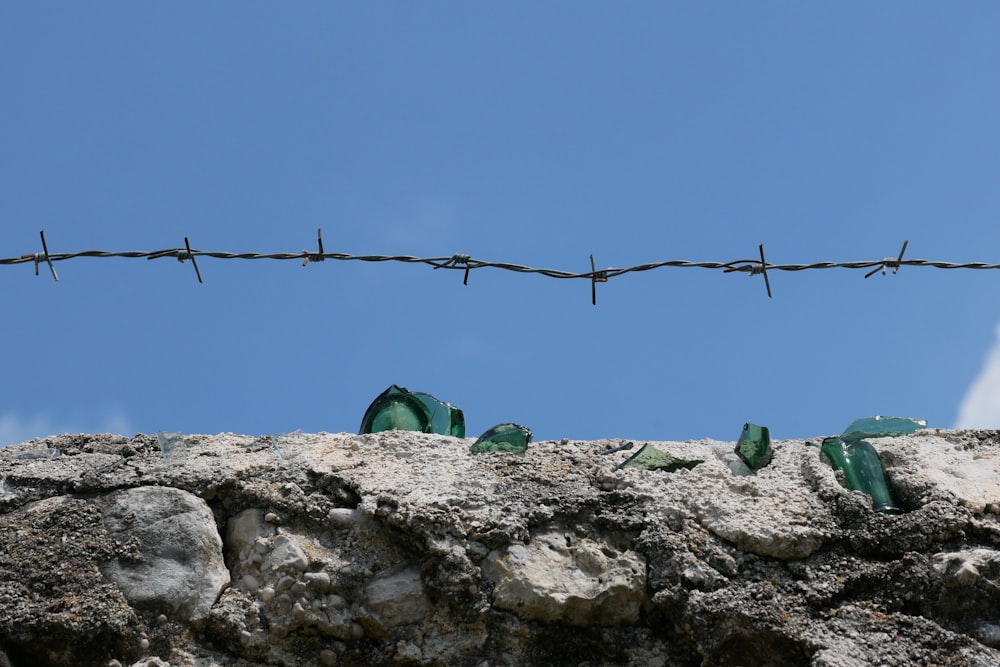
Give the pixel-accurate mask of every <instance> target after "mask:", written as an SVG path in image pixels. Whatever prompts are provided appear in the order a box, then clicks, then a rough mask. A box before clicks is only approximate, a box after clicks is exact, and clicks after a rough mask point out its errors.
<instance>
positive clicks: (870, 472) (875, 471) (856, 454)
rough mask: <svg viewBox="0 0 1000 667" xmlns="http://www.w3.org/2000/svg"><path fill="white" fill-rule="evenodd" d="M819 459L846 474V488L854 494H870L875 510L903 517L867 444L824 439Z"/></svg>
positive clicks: (866, 442)
mask: <svg viewBox="0 0 1000 667" xmlns="http://www.w3.org/2000/svg"><path fill="white" fill-rule="evenodd" d="M820 455H821V456H822V457H823V458H824V459H826V461H827V463H829V464H830V466H831V467H832V468H833V469H834V470H842V471H844V484H845V485H846V486H847V488H848V489H850V490H852V491H861V492H863V493H867V494H868V495H869V496H871V499H872V509H873V510H875V511H876V512H883V513H885V514H902V512H903V510H902V509H900V507H899V505H898V504H897V503H896V500H895V498H893V494H892V488H890V486H889V480H888V479H886V476H885V468H884V467H883V466H882V459H880V458H879V455H878V452H877V451H876V450H875V448H874V447H872V445H871V443H870V442H868V441H866V440H859V441H857V442H853V443H850V444H848V443H847V442H845V441H844V440H842V439H841V438H824V439H823V444H822V445H821V446H820Z"/></svg>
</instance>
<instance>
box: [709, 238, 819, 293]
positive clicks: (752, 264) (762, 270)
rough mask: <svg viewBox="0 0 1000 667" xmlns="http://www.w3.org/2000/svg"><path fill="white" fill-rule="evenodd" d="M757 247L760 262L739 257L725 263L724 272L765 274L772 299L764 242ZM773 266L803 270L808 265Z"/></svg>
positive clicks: (789, 269)
mask: <svg viewBox="0 0 1000 667" xmlns="http://www.w3.org/2000/svg"><path fill="white" fill-rule="evenodd" d="M757 249H758V250H760V261H759V262H758V261H757V260H754V259H739V260H736V261H735V262H730V263H729V264H724V265H723V267H724V268H723V270H722V272H723V273H732V272H733V271H745V272H746V273H748V274H749V275H751V276H760V275H763V276H764V287H766V288H767V298H769V299H771V298H773V296H772V295H771V280H770V279H769V278H768V277H767V260H765V259H764V244H763V243H761V244H760V245H759V246H758V247H757ZM736 264H739V266H734V265H736ZM771 268H772V269H775V268H777V269H785V270H786V271H800V270H802V269H804V268H807V267H805V266H795V265H793V266H772V267H771ZM813 268H828V267H826V266H816V267H813Z"/></svg>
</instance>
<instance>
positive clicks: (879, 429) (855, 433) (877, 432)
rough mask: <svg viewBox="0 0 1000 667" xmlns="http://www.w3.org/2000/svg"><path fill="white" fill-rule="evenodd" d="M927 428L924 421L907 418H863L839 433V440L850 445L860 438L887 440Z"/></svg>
mask: <svg viewBox="0 0 1000 667" xmlns="http://www.w3.org/2000/svg"><path fill="white" fill-rule="evenodd" d="M922 428H927V420H926V419H911V418H909V417H883V416H881V415H875V416H874V417H865V418H863V419H855V420H854V421H852V422H851V424H850V425H849V426H848V427H847V428H845V429H844V432H843V433H841V435H840V439H841V440H843V441H844V442H846V443H847V444H851V443H852V442H857V441H858V440H861V439H862V438H888V437H891V436H899V435H908V434H910V433H913V432H914V431H917V430H920V429H922Z"/></svg>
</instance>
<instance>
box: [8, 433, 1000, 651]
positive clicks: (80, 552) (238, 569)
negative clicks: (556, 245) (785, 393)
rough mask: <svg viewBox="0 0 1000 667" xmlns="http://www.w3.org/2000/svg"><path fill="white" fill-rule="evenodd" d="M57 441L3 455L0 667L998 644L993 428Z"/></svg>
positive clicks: (999, 482) (999, 515)
mask: <svg viewBox="0 0 1000 667" xmlns="http://www.w3.org/2000/svg"><path fill="white" fill-rule="evenodd" d="M622 443H623V441H618V440H603V441H594V442H579V441H562V442H541V443H533V444H532V445H531V446H530V447H529V449H528V451H527V452H526V453H524V454H500V453H481V454H471V453H470V452H469V445H470V444H471V441H467V440H460V439H456V438H448V437H444V436H436V435H424V434H417V433H401V432H389V433H380V434H376V435H366V436H356V435H349V434H325V433H321V434H316V435H303V434H300V435H297V436H295V437H291V438H289V439H286V440H282V441H280V442H279V443H278V444H279V447H280V452H281V456H282V457H281V458H279V456H278V453H277V451H276V450H275V449H274V447H273V446H272V444H273V443H272V439H271V438H267V437H264V438H252V437H244V436H237V435H231V434H221V435H217V436H189V437H188V439H187V442H185V443H184V446H183V447H179V448H178V449H177V450H175V451H174V452H172V454H171V456H170V458H169V459H167V460H164V458H163V456H162V454H161V451H160V448H159V447H158V445H157V441H156V439H155V438H153V437H150V436H143V435H139V436H136V437H135V438H133V439H126V438H121V437H115V436H108V435H77V436H73V435H65V436H59V437H54V438H47V439H44V440H36V441H32V442H29V443H25V444H23V445H17V446H12V447H8V448H5V449H2V450H0V651H2V653H0V665H5V664H10V665H14V666H16V667H28V666H31V667H36V666H38V667H47V666H53V667H55V666H68V665H74V666H76V665H101V666H106V665H110V666H115V665H132V664H136V665H151V666H153V665H160V666H162V665H165V664H167V663H169V664H170V665H206V666H207V665H258V664H274V665H288V666H292V665H297V666H301V667H308V666H312V665H316V666H328V665H369V664H392V665H424V664H430V665H448V666H452V665H476V666H480V665H582V664H586V665H592V666H595V665H617V664H622V665H624V664H633V665H692V666H693V665H743V666H752V665H809V664H811V665H817V666H828V667H834V666H838V667H847V666H855V665H857V666H859V667H860V666H861V665H871V664H886V665H913V664H937V665H955V666H957V665H982V666H984V667H985V666H987V665H990V666H993V665H998V664H1000V651H998V650H997V647H1000V434H998V433H997V432H994V431H934V430H930V431H921V432H918V433H916V434H914V435H911V436H906V437H899V438H880V439H878V440H876V441H874V443H875V444H876V446H877V447H878V449H879V451H880V452H881V453H882V457H883V460H884V463H885V465H886V468H887V471H888V474H889V476H890V479H891V482H892V485H893V487H894V488H895V491H896V494H897V496H898V500H899V502H900V503H901V504H902V506H903V507H904V509H905V510H906V512H905V513H903V514H901V515H897V516H889V515H882V514H876V513H873V512H872V511H871V506H870V502H869V499H868V497H867V496H865V495H864V494H862V493H859V492H853V491H848V490H847V489H845V488H844V487H843V486H842V485H841V482H840V480H839V479H838V474H837V473H834V471H833V470H832V469H831V468H830V467H829V466H828V465H826V464H825V463H824V462H823V461H821V460H820V458H819V455H818V452H817V450H816V449H815V448H813V447H807V446H805V444H804V443H803V441H801V440H786V441H779V442H777V443H776V444H775V453H774V459H773V461H772V462H771V464H770V465H768V466H767V467H765V468H762V469H761V470H760V471H758V472H756V473H753V472H751V471H750V470H749V469H747V468H746V467H745V466H743V464H742V463H741V462H740V461H739V460H738V459H737V458H736V456H735V455H734V454H733V453H732V449H733V443H723V442H718V441H696V442H663V443H656V446H657V448H659V449H661V450H663V451H667V452H670V453H672V454H675V455H677V456H681V457H683V458H688V459H691V458H697V459H703V460H704V463H702V464H700V465H698V466H697V467H695V468H693V469H691V470H685V469H682V470H679V471H677V472H673V473H666V472H660V471H644V470H632V469H625V470H619V469H617V466H618V464H619V463H621V462H622V461H623V460H624V459H625V458H627V457H628V455H629V454H630V452H629V451H615V452H610V453H603V452H608V450H610V449H613V448H615V447H617V446H619V445H621V444H622Z"/></svg>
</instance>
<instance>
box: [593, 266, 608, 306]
mask: <svg viewBox="0 0 1000 667" xmlns="http://www.w3.org/2000/svg"><path fill="white" fill-rule="evenodd" d="M606 282H608V272H607V271H598V270H597V266H596V265H595V264H594V256H593V255H591V256H590V303H591V304H593V305H595V306H596V305H597V283H606Z"/></svg>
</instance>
